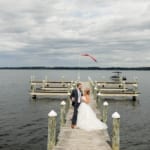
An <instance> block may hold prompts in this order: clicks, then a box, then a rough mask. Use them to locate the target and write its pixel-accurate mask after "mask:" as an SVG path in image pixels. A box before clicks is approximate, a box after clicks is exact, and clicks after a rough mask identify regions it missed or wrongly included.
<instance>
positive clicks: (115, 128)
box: [112, 112, 120, 150]
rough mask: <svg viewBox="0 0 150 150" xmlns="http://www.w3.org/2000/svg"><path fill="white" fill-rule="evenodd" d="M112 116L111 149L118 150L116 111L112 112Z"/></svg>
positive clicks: (118, 135)
mask: <svg viewBox="0 0 150 150" xmlns="http://www.w3.org/2000/svg"><path fill="white" fill-rule="evenodd" d="M112 118H113V133H112V134H113V135H112V150H120V115H119V114H118V112H115V113H113V114H112Z"/></svg>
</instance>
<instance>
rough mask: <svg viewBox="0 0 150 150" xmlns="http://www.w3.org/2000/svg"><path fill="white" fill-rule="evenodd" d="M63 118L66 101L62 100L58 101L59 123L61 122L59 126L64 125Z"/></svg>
mask: <svg viewBox="0 0 150 150" xmlns="http://www.w3.org/2000/svg"><path fill="white" fill-rule="evenodd" d="M65 119H66V102H65V101H62V102H61V103H60V124H61V126H64V125H65Z"/></svg>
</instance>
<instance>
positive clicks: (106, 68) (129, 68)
mask: <svg viewBox="0 0 150 150" xmlns="http://www.w3.org/2000/svg"><path fill="white" fill-rule="evenodd" d="M7 69H9V70H10V69H14V70H15V69H17V70H23V69H27V70H28V69H32V70H33V69H34V70H78V69H80V70H145V71H146V70H150V67H62V66H60V67H44V66H30V67H0V70H7Z"/></svg>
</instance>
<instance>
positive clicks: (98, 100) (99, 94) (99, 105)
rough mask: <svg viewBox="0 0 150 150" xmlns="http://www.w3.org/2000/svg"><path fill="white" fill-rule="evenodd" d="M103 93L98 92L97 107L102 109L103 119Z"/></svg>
mask: <svg viewBox="0 0 150 150" xmlns="http://www.w3.org/2000/svg"><path fill="white" fill-rule="evenodd" d="M100 96H101V93H100V92H99V93H98V94H97V107H98V109H99V110H100V119H101V120H102V100H101V97H100Z"/></svg>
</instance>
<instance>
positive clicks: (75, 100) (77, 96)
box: [70, 83, 83, 128]
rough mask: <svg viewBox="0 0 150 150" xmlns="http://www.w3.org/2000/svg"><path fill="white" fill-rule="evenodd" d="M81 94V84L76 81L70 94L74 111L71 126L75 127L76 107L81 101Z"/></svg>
mask: <svg viewBox="0 0 150 150" xmlns="http://www.w3.org/2000/svg"><path fill="white" fill-rule="evenodd" d="M81 96H83V93H82V84H81V83H77V87H76V88H75V89H73V90H72V93H71V95H70V98H71V101H72V106H73V107H74V112H73V116H72V125H71V127H72V128H75V126H76V122H77V115H78V107H79V105H80V103H81Z"/></svg>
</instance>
